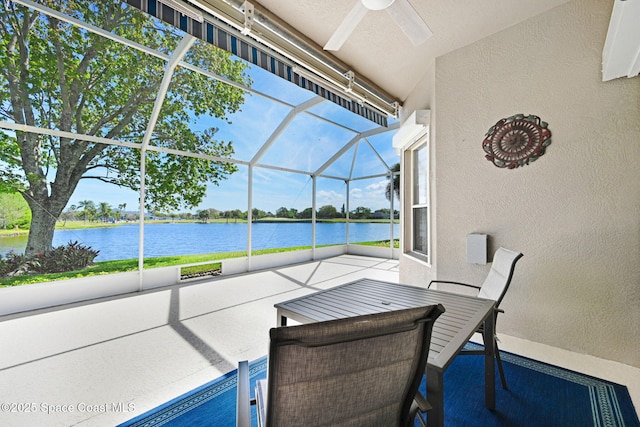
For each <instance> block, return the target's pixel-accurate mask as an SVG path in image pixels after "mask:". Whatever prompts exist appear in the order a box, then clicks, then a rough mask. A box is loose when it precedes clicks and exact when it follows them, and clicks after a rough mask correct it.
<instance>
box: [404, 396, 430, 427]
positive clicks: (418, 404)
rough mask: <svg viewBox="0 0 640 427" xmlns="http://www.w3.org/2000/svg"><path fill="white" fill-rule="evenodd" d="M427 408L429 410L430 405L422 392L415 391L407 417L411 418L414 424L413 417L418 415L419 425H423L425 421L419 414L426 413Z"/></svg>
mask: <svg viewBox="0 0 640 427" xmlns="http://www.w3.org/2000/svg"><path fill="white" fill-rule="evenodd" d="M429 410H431V405H430V404H429V402H427V399H426V398H425V397H424V396H423V395H422V393H420V392H417V393H416V395H415V397H414V398H413V403H412V404H411V409H410V410H409V417H410V418H409V419H410V420H413V424H415V419H416V417H418V419H419V421H420V425H422V426H425V422H424V420H423V419H422V416H421V415H420V414H421V413H422V414H426V413H427V412H428V411H429ZM413 424H412V425H413Z"/></svg>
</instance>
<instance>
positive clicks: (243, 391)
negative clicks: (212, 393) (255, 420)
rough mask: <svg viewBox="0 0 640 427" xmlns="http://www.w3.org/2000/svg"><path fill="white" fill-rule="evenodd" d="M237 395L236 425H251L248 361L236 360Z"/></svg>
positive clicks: (246, 426) (247, 426) (239, 426)
mask: <svg viewBox="0 0 640 427" xmlns="http://www.w3.org/2000/svg"><path fill="white" fill-rule="evenodd" d="M237 390H238V396H237V399H236V427H251V408H250V405H251V403H250V400H251V396H250V391H249V362H248V361H246V360H242V361H240V362H238V388H237Z"/></svg>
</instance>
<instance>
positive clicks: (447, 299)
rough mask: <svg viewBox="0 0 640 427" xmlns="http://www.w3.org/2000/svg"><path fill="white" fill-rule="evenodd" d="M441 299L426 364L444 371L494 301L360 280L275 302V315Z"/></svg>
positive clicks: (302, 318)
mask: <svg viewBox="0 0 640 427" xmlns="http://www.w3.org/2000/svg"><path fill="white" fill-rule="evenodd" d="M430 304H442V305H443V306H444V308H445V310H446V311H445V312H444V313H443V314H442V315H441V316H440V317H439V318H438V319H437V320H436V322H435V323H434V325H433V332H432V337H431V347H430V348H429V359H428V361H427V364H428V365H429V368H431V369H436V370H439V371H444V370H445V369H446V368H447V367H448V366H449V364H450V363H451V362H452V361H453V359H454V358H455V356H456V355H457V354H458V353H459V352H460V350H462V347H464V345H465V344H466V342H467V341H468V340H469V338H471V336H472V335H473V333H474V332H475V331H476V330H477V329H478V327H479V326H480V324H481V323H482V322H483V321H484V320H485V319H486V318H487V316H488V315H489V314H491V313H492V312H493V308H494V304H495V302H494V301H491V300H486V299H481V298H476V297H470V296H465V295H458V294H453V293H450V292H442V291H436V290H431V289H425V288H419V287H416V286H409V285H399V284H397V283H389V282H383V281H379V280H372V279H361V280H357V281H355V282H351V283H347V284H344V285H341V286H337V287H335V288H331V289H327V290H325V291H319V292H316V293H313V294H309V295H305V296H303V297H300V298H296V299H292V300H289V301H285V302H281V303H278V304H275V307H276V309H277V311H278V319H282V318H283V317H285V318H290V319H293V320H295V321H298V322H301V323H310V322H319V321H324V320H332V319H340V318H344V317H352V316H358V315H362V314H373V313H379V312H382V311H390V310H400V309H403V308H411V307H418V306H423V305H430Z"/></svg>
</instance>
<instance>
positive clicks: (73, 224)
mask: <svg viewBox="0 0 640 427" xmlns="http://www.w3.org/2000/svg"><path fill="white" fill-rule="evenodd" d="M247 222H248V221H247V220H246V219H233V220H228V219H226V218H218V219H213V220H208V221H206V222H203V221H196V220H190V219H184V220H182V219H177V220H169V219H150V220H146V221H145V222H144V223H145V224H236V223H237V224H246V223H247ZM311 222H312V220H311V219H295V218H262V219H256V220H253V221H252V223H253V224H280V223H292V224H308V223H311ZM316 222H317V223H346V222H347V220H346V219H345V218H332V219H316ZM393 222H394V224H399V223H400V221H399V220H397V219H396V220H394V221H393ZM349 223H354V224H355V223H371V224H388V223H389V220H388V219H349ZM139 224H140V221H116V222H113V223H111V222H101V223H96V222H93V223H92V222H90V223H86V222H84V221H67V222H66V223H63V224H57V223H56V230H82V229H90V228H107V227H119V226H122V225H139ZM28 234H29V229H26V230H25V229H18V230H16V229H13V230H2V229H0V239H2V238H3V237H19V236H27V235H28Z"/></svg>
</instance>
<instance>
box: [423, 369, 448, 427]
mask: <svg viewBox="0 0 640 427" xmlns="http://www.w3.org/2000/svg"><path fill="white" fill-rule="evenodd" d="M427 401H428V402H429V404H430V405H431V410H430V411H429V412H427V425H428V426H429V427H433V426H437V427H443V426H444V381H443V373H442V372H441V371H439V370H437V369H430V368H429V366H428V365H427Z"/></svg>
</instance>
